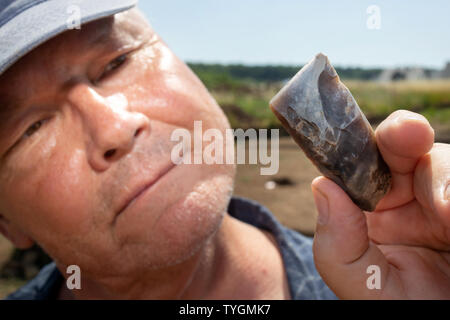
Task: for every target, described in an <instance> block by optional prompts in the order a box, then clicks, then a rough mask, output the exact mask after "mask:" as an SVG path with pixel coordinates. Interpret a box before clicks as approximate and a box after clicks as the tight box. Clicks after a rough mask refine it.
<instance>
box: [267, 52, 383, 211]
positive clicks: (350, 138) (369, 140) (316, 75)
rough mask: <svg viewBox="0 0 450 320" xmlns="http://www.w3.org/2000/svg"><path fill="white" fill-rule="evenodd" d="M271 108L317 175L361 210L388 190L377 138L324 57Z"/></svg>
mask: <svg viewBox="0 0 450 320" xmlns="http://www.w3.org/2000/svg"><path fill="white" fill-rule="evenodd" d="M270 108H271V109H272V111H273V112H274V113H275V115H276V116H277V117H278V119H279V120H280V121H281V123H282V124H283V126H284V127H285V128H286V130H287V131H288V132H289V134H290V135H291V136H292V137H293V139H294V140H295V142H297V144H298V145H299V146H300V147H301V148H302V149H303V151H304V152H305V154H306V155H307V156H308V158H309V159H310V160H311V161H312V162H313V163H314V165H315V166H316V167H317V168H318V169H319V170H320V172H321V173H322V174H323V175H324V176H326V177H328V178H330V179H332V180H333V181H334V182H336V183H337V184H338V185H339V186H340V187H341V188H342V189H344V190H345V191H346V192H347V194H348V195H349V196H350V198H351V199H352V200H353V202H354V203H355V204H356V205H358V206H359V207H360V208H361V209H363V210H366V211H373V210H375V207H376V205H377V203H378V202H379V200H380V199H381V198H382V197H383V196H384V195H385V194H386V192H387V191H388V190H389V188H390V184H391V175H390V172H389V168H388V166H387V165H386V163H385V162H384V160H383V158H382V157H381V154H380V153H379V151H378V148H377V144H376V141H375V135H374V132H373V130H372V127H371V126H370V123H369V122H368V121H367V119H366V117H365V116H364V114H363V113H362V111H361V110H360V108H359V106H358V104H357V103H356V101H355V99H354V98H353V96H352V95H351V93H350V91H349V90H348V89H347V87H346V86H345V85H344V84H343V83H342V82H341V81H340V80H339V76H338V75H337V73H336V70H335V69H334V68H333V66H332V65H331V64H330V62H329V61H328V58H327V57H326V56H325V55H323V54H321V53H319V54H317V55H316V56H315V57H314V59H313V60H311V61H310V62H309V63H308V64H307V65H305V66H304V67H303V68H302V69H301V70H300V71H299V72H298V73H297V74H296V75H295V76H294V77H293V78H292V79H291V80H290V81H289V82H288V83H287V84H286V85H285V86H284V87H283V88H282V89H281V90H280V92H278V93H277V94H276V95H275V96H274V97H273V98H272V100H271V101H270Z"/></svg>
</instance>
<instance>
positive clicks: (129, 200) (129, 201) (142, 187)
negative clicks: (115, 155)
mask: <svg viewBox="0 0 450 320" xmlns="http://www.w3.org/2000/svg"><path fill="white" fill-rule="evenodd" d="M175 166H176V165H175V164H174V163H172V162H171V163H170V164H169V165H167V166H166V167H165V168H163V169H162V170H161V171H160V172H159V173H158V174H157V175H156V176H155V177H153V178H151V179H149V180H145V181H143V182H141V183H139V184H138V185H137V186H136V187H134V188H130V189H132V190H133V191H132V192H131V193H130V194H129V196H128V197H126V199H125V201H123V204H122V206H121V207H120V210H119V211H118V212H117V214H116V216H115V219H116V218H117V216H119V215H120V214H121V213H122V212H124V211H125V210H126V209H127V208H129V207H131V206H132V205H133V203H135V202H136V201H137V200H138V199H139V197H140V196H141V195H142V194H143V193H144V192H145V191H147V190H148V189H150V188H151V187H152V186H153V185H154V184H155V183H156V182H157V181H159V180H160V179H161V178H162V177H163V176H164V175H166V174H167V173H168V172H169V171H170V170H171V169H173V168H174V167H175Z"/></svg>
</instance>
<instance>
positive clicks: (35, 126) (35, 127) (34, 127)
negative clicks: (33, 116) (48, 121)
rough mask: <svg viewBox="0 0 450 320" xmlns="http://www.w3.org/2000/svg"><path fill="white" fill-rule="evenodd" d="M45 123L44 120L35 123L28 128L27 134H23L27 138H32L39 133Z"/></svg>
mask: <svg viewBox="0 0 450 320" xmlns="http://www.w3.org/2000/svg"><path fill="white" fill-rule="evenodd" d="M43 123H44V120H39V121H36V122H35V123H33V124H32V125H31V126H29V127H28V129H27V131H25V133H24V134H23V135H24V137H25V138H28V137H30V136H31V135H33V134H34V133H35V132H36V131H38V130H39V129H40V128H41V126H42V124H43Z"/></svg>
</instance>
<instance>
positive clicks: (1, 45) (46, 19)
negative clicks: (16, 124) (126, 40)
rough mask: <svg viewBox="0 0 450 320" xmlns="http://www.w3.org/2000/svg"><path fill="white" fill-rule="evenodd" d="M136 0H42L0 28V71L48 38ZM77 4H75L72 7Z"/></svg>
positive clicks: (107, 14) (103, 15) (113, 12)
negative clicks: (74, 22) (76, 23)
mask: <svg viewBox="0 0 450 320" xmlns="http://www.w3.org/2000/svg"><path fill="white" fill-rule="evenodd" d="M136 4H137V0H95V1H94V0H78V1H62V0H58V1H45V2H40V3H38V4H36V5H34V6H33V7H31V8H28V9H27V10H25V11H23V12H22V13H20V14H19V15H17V16H16V17H14V18H13V19H11V20H9V21H8V22H7V23H5V24H4V25H3V26H2V27H1V28H0V74H2V73H3V72H4V71H5V70H6V69H7V68H9V67H10V66H11V65H12V64H14V63H15V62H16V61H17V60H19V59H20V58H21V57H23V56H24V55H26V54H27V53H28V52H30V51H31V50H33V49H34V48H36V47H37V46H39V45H40V44H42V43H44V42H45V41H47V40H49V39H50V38H52V37H54V36H56V35H58V34H60V33H62V32H64V31H67V30H69V29H71V28H73V26H74V25H73V21H74V19H73V18H74V17H76V16H74V15H76V14H77V13H79V17H80V24H83V23H87V22H90V21H94V20H97V19H100V18H104V17H108V16H111V15H114V14H116V13H119V12H121V11H125V10H128V9H131V8H132V7H134V6H135V5H136ZM74 6H76V7H74Z"/></svg>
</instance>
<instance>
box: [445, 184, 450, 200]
mask: <svg viewBox="0 0 450 320" xmlns="http://www.w3.org/2000/svg"><path fill="white" fill-rule="evenodd" d="M444 199H445V200H450V183H449V184H447V187H446V188H445V191H444Z"/></svg>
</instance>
